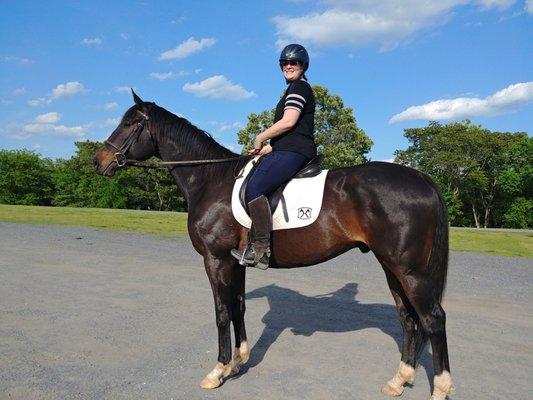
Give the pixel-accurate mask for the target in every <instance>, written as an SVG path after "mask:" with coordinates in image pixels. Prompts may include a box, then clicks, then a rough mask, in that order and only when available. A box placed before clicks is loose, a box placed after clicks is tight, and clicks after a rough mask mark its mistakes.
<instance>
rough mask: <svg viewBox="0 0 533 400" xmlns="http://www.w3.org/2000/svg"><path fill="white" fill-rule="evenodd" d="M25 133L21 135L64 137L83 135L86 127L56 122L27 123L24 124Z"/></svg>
mask: <svg viewBox="0 0 533 400" xmlns="http://www.w3.org/2000/svg"><path fill="white" fill-rule="evenodd" d="M23 131H24V134H23V135H21V137H28V136H32V135H43V136H45V135H52V136H63V137H78V138H80V137H83V136H85V129H84V128H83V127H82V126H65V125H54V124H26V125H24V126H23Z"/></svg>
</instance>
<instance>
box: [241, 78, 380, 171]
mask: <svg viewBox="0 0 533 400" xmlns="http://www.w3.org/2000/svg"><path fill="white" fill-rule="evenodd" d="M313 93H314V94H315V100H316V112H315V142H316V144H317V148H318V154H319V155H321V156H322V157H323V161H322V165H323V166H324V167H325V168H336V167H346V166H351V165H355V164H360V163H363V162H366V161H368V160H367V158H366V154H367V153H368V152H369V151H370V148H371V147H372V141H371V140H370V138H369V137H368V136H367V135H366V133H365V132H364V131H363V130H362V129H361V128H359V127H358V126H357V122H356V119H355V117H354V115H353V110H352V109H351V108H350V107H345V105H344V103H343V101H342V99H341V97H340V96H338V95H334V94H331V93H329V92H328V90H327V89H326V88H324V87H322V86H319V85H315V86H313ZM274 113H275V109H272V110H266V111H263V112H261V113H259V114H256V113H251V114H250V115H249V116H248V124H247V125H246V127H244V128H243V129H241V130H240V131H239V133H238V138H239V144H241V145H243V153H244V152H246V151H247V150H248V149H249V148H251V146H252V144H253V140H254V138H255V137H256V136H257V135H258V134H259V133H261V132H262V131H264V130H265V129H267V128H268V127H269V126H271V125H272V124H273V123H274Z"/></svg>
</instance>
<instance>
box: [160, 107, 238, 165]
mask: <svg viewBox="0 0 533 400" xmlns="http://www.w3.org/2000/svg"><path fill="white" fill-rule="evenodd" d="M150 118H151V120H152V123H153V124H155V125H156V126H157V131H158V132H159V138H158V139H159V141H161V143H169V144H170V143H171V144H174V145H175V146H176V147H177V148H178V149H182V152H181V154H179V155H176V157H179V158H176V160H178V159H182V160H209V159H219V158H232V157H235V158H237V157H239V156H240V155H239V154H236V153H234V152H232V151H231V150H229V149H227V148H226V147H224V146H222V145H221V144H220V143H218V142H217V141H216V140H215V139H213V137H212V136H211V135H210V134H209V133H208V132H206V131H204V130H202V129H200V128H198V127H196V126H195V125H193V124H192V123H191V122H190V121H189V120H187V119H186V118H183V117H179V116H177V115H175V114H173V113H171V112H170V111H167V110H165V109H164V108H163V107H159V106H158V105H156V104H154V105H153V108H152V110H151V112H150ZM184 149H186V150H184ZM246 162H247V160H243V159H240V158H239V159H236V160H235V161H229V162H227V163H226V162H224V163H212V164H205V166H204V168H207V170H209V172H211V173H212V174H214V175H220V174H222V173H225V172H227V170H228V166H231V169H232V170H233V169H240V168H241V164H242V166H244V164H245V163H246ZM235 163H238V164H239V165H237V166H235ZM196 168H197V167H196Z"/></svg>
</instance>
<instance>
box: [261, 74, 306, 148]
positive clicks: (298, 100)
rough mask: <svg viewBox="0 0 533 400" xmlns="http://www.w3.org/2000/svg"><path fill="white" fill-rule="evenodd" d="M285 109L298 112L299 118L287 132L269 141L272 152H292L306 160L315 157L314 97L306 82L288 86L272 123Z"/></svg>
mask: <svg viewBox="0 0 533 400" xmlns="http://www.w3.org/2000/svg"><path fill="white" fill-rule="evenodd" d="M287 109H295V110H298V111H300V117H299V118H298V121H297V122H296V125H294V126H293V127H292V128H291V129H290V130H289V131H288V132H285V133H283V134H281V135H279V136H276V137H274V138H272V139H270V145H271V146H272V150H273V151H277V150H284V151H294V152H296V153H300V154H302V155H304V156H306V157H307V158H313V157H315V156H316V144H315V139H314V130H315V96H314V94H313V89H312V88H311V85H309V83H307V81H305V80H303V79H301V80H298V81H294V82H291V83H290V84H289V86H288V87H287V90H286V91H285V94H284V95H283V97H282V98H281V99H280V101H279V102H278V104H277V106H276V114H275V117H274V122H278V121H279V120H280V119H281V118H282V117H283V113H284V112H285V110H287Z"/></svg>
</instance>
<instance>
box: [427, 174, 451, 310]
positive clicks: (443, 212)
mask: <svg viewBox="0 0 533 400" xmlns="http://www.w3.org/2000/svg"><path fill="white" fill-rule="evenodd" d="M428 178H429V177H428ZM428 181H429V182H430V184H431V186H432V187H433V188H434V190H435V193H436V195H437V197H438V202H437V221H436V222H437V223H436V226H435V237H434V238H433V244H432V247H431V254H430V256H429V261H428V272H429V275H430V276H431V277H432V278H434V279H435V281H434V283H435V298H436V299H438V301H439V302H440V301H441V300H442V296H443V295H444V289H445V287H446V276H447V274H448V254H449V243H448V234H449V228H448V209H447V207H446V203H445V201H444V198H443V196H442V192H441V190H440V189H439V187H438V186H437V184H436V183H435V182H434V181H433V180H432V179H431V178H429V179H428Z"/></svg>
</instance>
